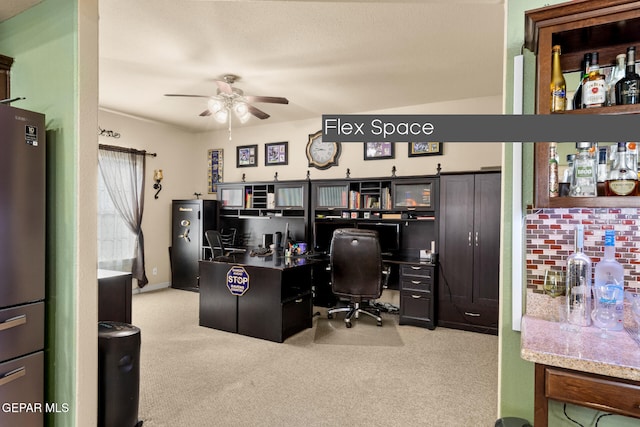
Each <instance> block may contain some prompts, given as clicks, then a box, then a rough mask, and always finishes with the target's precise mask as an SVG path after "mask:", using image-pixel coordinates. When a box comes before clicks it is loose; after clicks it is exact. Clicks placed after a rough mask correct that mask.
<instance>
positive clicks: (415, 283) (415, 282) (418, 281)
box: [411, 280, 422, 285]
mask: <svg viewBox="0 0 640 427" xmlns="http://www.w3.org/2000/svg"><path fill="white" fill-rule="evenodd" d="M411 283H413V284H414V285H419V284H420V283H422V280H412V281H411Z"/></svg>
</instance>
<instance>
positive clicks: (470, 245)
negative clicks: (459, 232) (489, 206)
mask: <svg viewBox="0 0 640 427" xmlns="http://www.w3.org/2000/svg"><path fill="white" fill-rule="evenodd" d="M469 246H471V232H469Z"/></svg>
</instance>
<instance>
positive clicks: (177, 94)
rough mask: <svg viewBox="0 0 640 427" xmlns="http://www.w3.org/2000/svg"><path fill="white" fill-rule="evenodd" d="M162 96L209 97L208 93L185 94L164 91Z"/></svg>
mask: <svg viewBox="0 0 640 427" xmlns="http://www.w3.org/2000/svg"><path fill="white" fill-rule="evenodd" d="M164 96H186V97H188V98H211V96H209V95H185V94H181V93H165V94H164Z"/></svg>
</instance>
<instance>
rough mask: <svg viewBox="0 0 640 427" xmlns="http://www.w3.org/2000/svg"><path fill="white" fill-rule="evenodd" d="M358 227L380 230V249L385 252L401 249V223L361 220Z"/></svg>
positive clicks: (394, 251)
mask: <svg viewBox="0 0 640 427" xmlns="http://www.w3.org/2000/svg"><path fill="white" fill-rule="evenodd" d="M358 228H361V229H364V230H375V231H377V232H378V240H379V241H380V250H381V251H382V252H383V253H396V252H398V251H400V224H395V223H390V222H360V223H358Z"/></svg>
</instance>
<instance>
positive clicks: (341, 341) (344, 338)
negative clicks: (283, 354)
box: [313, 310, 404, 347]
mask: <svg viewBox="0 0 640 427" xmlns="http://www.w3.org/2000/svg"><path fill="white" fill-rule="evenodd" d="M345 315H346V313H336V314H334V315H333V319H327V313H326V311H324V310H323V311H322V313H321V315H320V317H318V318H317V319H316V334H315V336H314V338H313V342H315V343H316V344H332V345H361V346H384V347H400V346H403V345H404V343H403V342H402V338H400V334H399V333H398V328H397V325H398V316H397V315H392V314H387V313H381V314H380V316H381V317H382V326H378V325H377V324H376V320H375V319H373V318H371V317H369V316H367V315H366V314H360V317H359V318H358V319H351V325H352V326H351V328H347V326H346V324H345V323H344V317H345Z"/></svg>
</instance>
